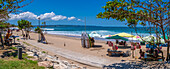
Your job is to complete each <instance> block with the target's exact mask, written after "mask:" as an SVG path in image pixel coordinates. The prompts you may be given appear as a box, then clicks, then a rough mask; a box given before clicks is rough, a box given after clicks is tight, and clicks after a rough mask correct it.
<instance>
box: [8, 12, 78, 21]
mask: <svg viewBox="0 0 170 69" xmlns="http://www.w3.org/2000/svg"><path fill="white" fill-rule="evenodd" d="M9 16H10V18H9V20H20V19H28V20H35V19H38V17H40V19H41V20H53V21H59V20H64V19H68V20H74V19H77V18H76V17H74V16H72V17H68V18H67V16H63V15H56V14H55V13H54V12H51V13H44V14H41V15H39V16H38V15H35V14H34V13H32V12H29V11H28V12H23V13H19V14H9ZM77 21H81V19H77Z"/></svg>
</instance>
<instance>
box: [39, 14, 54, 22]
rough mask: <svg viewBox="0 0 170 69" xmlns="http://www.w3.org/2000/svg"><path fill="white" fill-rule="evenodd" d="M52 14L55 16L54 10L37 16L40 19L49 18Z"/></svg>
mask: <svg viewBox="0 0 170 69" xmlns="http://www.w3.org/2000/svg"><path fill="white" fill-rule="evenodd" d="M54 16H55V13H54V12H51V13H45V14H41V15H40V16H38V17H40V19H42V20H49V19H51V18H52V17H54Z"/></svg>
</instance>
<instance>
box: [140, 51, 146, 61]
mask: <svg viewBox="0 0 170 69" xmlns="http://www.w3.org/2000/svg"><path fill="white" fill-rule="evenodd" d="M139 53H140V57H139V59H141V58H142V57H144V53H145V52H143V51H142V49H140V51H139Z"/></svg>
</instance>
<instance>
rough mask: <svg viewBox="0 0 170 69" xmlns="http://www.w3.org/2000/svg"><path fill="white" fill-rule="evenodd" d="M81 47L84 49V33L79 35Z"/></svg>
mask: <svg viewBox="0 0 170 69" xmlns="http://www.w3.org/2000/svg"><path fill="white" fill-rule="evenodd" d="M81 45H82V47H85V33H84V32H83V33H82V34H81Z"/></svg>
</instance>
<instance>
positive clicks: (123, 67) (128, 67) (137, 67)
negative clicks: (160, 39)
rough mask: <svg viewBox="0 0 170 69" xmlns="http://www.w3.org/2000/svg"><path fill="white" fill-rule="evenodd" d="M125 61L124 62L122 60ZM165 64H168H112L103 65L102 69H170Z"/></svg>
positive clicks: (141, 62)
mask: <svg viewBox="0 0 170 69" xmlns="http://www.w3.org/2000/svg"><path fill="white" fill-rule="evenodd" d="M122 61H125V60H122ZM167 64H170V62H159V61H157V62H145V61H136V62H134V61H133V62H125V63H114V64H111V65H104V66H103V69H143V68H146V69H155V68H156V69H170V68H169V67H168V65H167Z"/></svg>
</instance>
